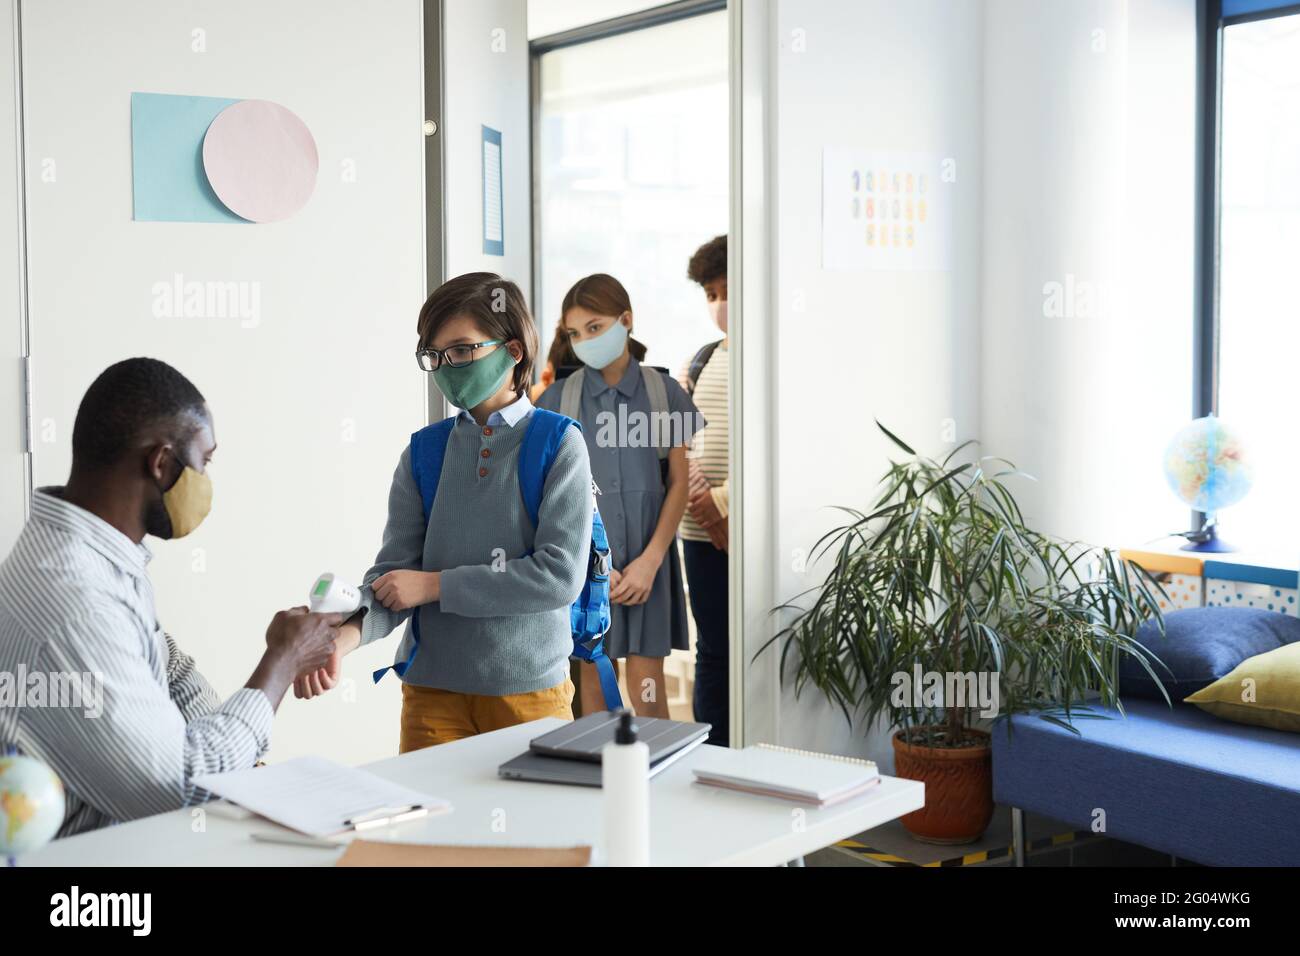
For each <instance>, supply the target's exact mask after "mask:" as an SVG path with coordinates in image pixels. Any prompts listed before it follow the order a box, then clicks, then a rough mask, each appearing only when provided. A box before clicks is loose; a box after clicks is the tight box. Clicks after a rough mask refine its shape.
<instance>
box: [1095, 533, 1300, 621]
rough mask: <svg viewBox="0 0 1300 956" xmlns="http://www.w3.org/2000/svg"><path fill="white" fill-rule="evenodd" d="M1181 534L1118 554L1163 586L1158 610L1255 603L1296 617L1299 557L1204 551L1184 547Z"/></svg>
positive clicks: (1299, 606)
mask: <svg viewBox="0 0 1300 956" xmlns="http://www.w3.org/2000/svg"><path fill="white" fill-rule="evenodd" d="M1182 543H1183V539H1182V538H1166V539H1162V540H1161V541H1159V542H1156V543H1154V544H1147V545H1143V546H1142V547H1141V548H1124V549H1122V550H1121V552H1120V553H1121V554H1122V555H1123V556H1124V557H1125V558H1128V559H1129V560H1131V561H1133V562H1134V563H1136V564H1138V565H1141V566H1142V567H1143V568H1144V569H1145V570H1146V571H1148V572H1149V573H1150V574H1151V575H1152V576H1153V577H1154V578H1155V579H1156V580H1157V581H1159V582H1160V584H1161V586H1162V587H1163V588H1164V589H1165V592H1166V595H1167V599H1162V600H1161V602H1160V609H1161V610H1162V611H1165V612H1168V611H1175V610H1180V609H1182V608H1189V607H1206V606H1209V607H1253V608H1260V609H1262V610H1267V611H1277V612H1279V613H1281V614H1288V615H1290V616H1292V617H1296V616H1298V615H1300V599H1298V597H1300V596H1298V594H1297V591H1298V588H1297V584H1298V580H1297V578H1298V570H1300V560H1297V559H1298V558H1300V555H1297V556H1296V557H1295V558H1287V557H1283V556H1279V555H1277V554H1274V553H1267V552H1261V551H1231V552H1226V553H1215V554H1202V553H1198V552H1195V551H1183V550H1182V549H1181V545H1182Z"/></svg>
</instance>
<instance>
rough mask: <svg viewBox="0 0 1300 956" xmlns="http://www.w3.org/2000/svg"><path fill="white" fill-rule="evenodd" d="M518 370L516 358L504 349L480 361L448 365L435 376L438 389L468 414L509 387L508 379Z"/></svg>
mask: <svg viewBox="0 0 1300 956" xmlns="http://www.w3.org/2000/svg"><path fill="white" fill-rule="evenodd" d="M514 366H515V357H514V356H513V355H511V354H510V350H509V349H508V348H506V347H505V346H504V345H500V346H498V347H497V349H496V351H495V352H493V353H492V354H491V355H487V356H484V357H483V358H481V359H478V360H477V361H474V362H470V363H469V364H468V365H462V366H461V367H460V368H452V367H451V366H450V365H448V364H447V363H446V362H444V363H443V364H442V365H440V366H439V367H438V368H437V370H435V371H434V373H433V380H434V381H435V382H437V383H438V388H439V389H440V390H441V391H442V394H443V395H445V396H446V397H447V401H449V402H451V403H452V404H453V405H455V406H456V407H457V408H463V409H465V410H466V411H469V410H470V409H471V408H474V407H475V406H477V405H480V404H482V403H483V402H485V401H487V400H488V399H489V398H491V397H492V396H493V395H495V394H496V393H497V392H498V391H499V390H500V389H501V386H502V385H504V384H505V383H506V376H508V375H509V374H510V370H511V369H512V368H514Z"/></svg>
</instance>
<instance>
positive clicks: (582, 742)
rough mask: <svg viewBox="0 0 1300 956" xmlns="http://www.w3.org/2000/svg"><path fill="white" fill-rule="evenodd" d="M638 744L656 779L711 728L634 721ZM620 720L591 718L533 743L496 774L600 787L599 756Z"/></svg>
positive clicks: (676, 722)
mask: <svg viewBox="0 0 1300 956" xmlns="http://www.w3.org/2000/svg"><path fill="white" fill-rule="evenodd" d="M636 725H637V739H638V740H640V741H642V742H643V743H644V744H645V745H646V746H647V747H648V748H649V749H650V776H651V777H654V776H655V775H656V774H659V773H661V772H662V771H664V770H666V769H667V768H668V767H670V766H672V765H673V764H674V763H676V762H677V761H678V760H680V759H681V758H682V757H685V756H686V755H687V754H688V753H690V752H691V751H692V750H694V749H695V748H696V747H699V746H700V745H701V744H702V743H704V742H705V740H707V739H708V736H709V730H710V729H712V727H711V725H710V724H698V723H688V722H685V721H680V720H665V719H663V718H659V717H638V718H636ZM617 727H618V716H617V715H616V714H612V713H610V712H609V711H607V710H602V711H599V712H598V713H594V714H588V715H587V716H585V717H582V718H580V719H578V720H575V721H573V722H572V723H567V724H565V725H564V726H563V727H560V728H557V729H556V730H552V731H551V732H550V733H547V734H543V735H542V736H540V737H537V738H535V739H534V740H533V741H532V742H531V743H530V744H529V747H528V752H527V753H523V754H520V755H519V756H518V757H515V758H514V759H513V760H509V761H507V762H505V763H503V764H502V765H501V766H500V767H499V768H498V769H497V773H498V774H499V775H500V776H502V777H504V778H506V779H508V780H532V781H536V782H539V783H567V784H572V785H575V786H580V787H599V786H600V753H601V750H602V749H604V747H605V745H606V744H607V743H609V742H610V741H611V740H613V739H614V731H615V729H616V728H617Z"/></svg>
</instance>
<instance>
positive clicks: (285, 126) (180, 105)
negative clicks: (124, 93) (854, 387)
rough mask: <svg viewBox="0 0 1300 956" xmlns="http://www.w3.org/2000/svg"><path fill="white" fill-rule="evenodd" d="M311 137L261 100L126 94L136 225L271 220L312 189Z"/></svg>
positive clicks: (290, 211) (315, 163)
mask: <svg viewBox="0 0 1300 956" xmlns="http://www.w3.org/2000/svg"><path fill="white" fill-rule="evenodd" d="M319 165H320V161H319V156H318V154H317V150H316V140H315V139H314V138H313V137H312V134H311V131H310V130H309V129H307V125H306V124H305V123H304V122H303V121H302V120H301V119H299V118H298V116H297V115H295V114H294V113H293V112H292V111H291V110H289V109H287V108H286V107H283V106H281V105H280V104H279V103H271V102H269V101H267V100H236V99H229V98H225V97H217V96H183V95H176V94H171V93H132V94H131V171H132V175H131V182H132V194H133V196H132V198H133V218H134V219H135V221H136V222H233V223H252V222H277V221H279V220H282V219H288V218H289V217H290V216H292V215H294V214H295V213H297V212H298V210H300V209H301V208H302V207H303V206H304V205H306V203H307V200H308V199H310V198H311V194H312V192H313V190H314V189H315V188H316V173H317V170H318V168H319Z"/></svg>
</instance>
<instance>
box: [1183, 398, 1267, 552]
mask: <svg viewBox="0 0 1300 956" xmlns="http://www.w3.org/2000/svg"><path fill="white" fill-rule="evenodd" d="M1253 479H1254V472H1253V470H1252V469H1251V466H1250V461H1249V459H1248V458H1247V456H1246V452H1245V447H1244V445H1243V444H1242V441H1241V438H1240V437H1239V436H1238V435H1237V433H1236V431H1235V430H1233V429H1232V428H1230V427H1229V426H1227V425H1225V424H1224V423H1223V422H1222V421H1220V420H1219V419H1218V418H1216V417H1215V416H1213V415H1207V416H1205V417H1204V418H1198V419H1196V420H1194V421H1192V422H1190V423H1189V424H1187V425H1186V426H1184V427H1183V428H1182V429H1180V430H1179V432H1178V434H1176V435H1175V436H1174V439H1173V441H1171V442H1170V443H1169V447H1168V448H1167V449H1165V480H1166V481H1168V482H1169V487H1170V488H1172V489H1173V490H1174V493H1175V494H1176V495H1178V497H1179V498H1181V499H1182V500H1183V501H1184V502H1185V503H1186V504H1187V505H1188V506H1189V507H1190V508H1191V509H1192V510H1194V511H1199V512H1201V513H1202V514H1204V515H1205V527H1204V528H1203V529H1202V530H1201V531H1199V532H1193V533H1190V534H1188V535H1186V537H1188V538H1189V542H1188V543H1187V544H1185V545H1183V550H1185V551H1206V552H1223V551H1232V550H1234V549H1233V548H1232V547H1230V546H1229V545H1227V544H1225V543H1224V542H1222V541H1220V540H1219V535H1218V524H1219V521H1218V514H1219V511H1221V510H1222V509H1224V508H1227V507H1228V506H1230V505H1234V504H1236V503H1237V502H1238V501H1240V500H1241V499H1242V498H1244V497H1246V494H1247V493H1248V492H1249V491H1250V487H1251V482H1252V481H1253Z"/></svg>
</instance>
